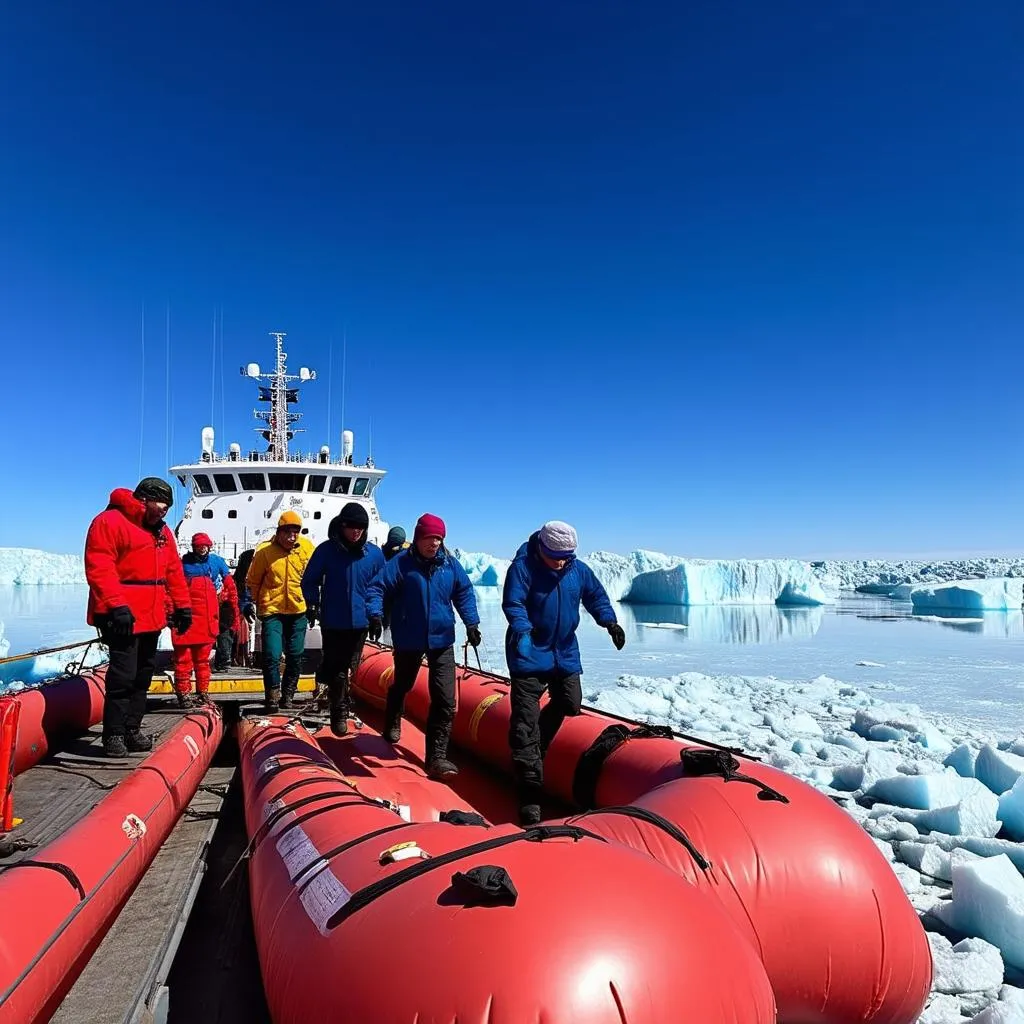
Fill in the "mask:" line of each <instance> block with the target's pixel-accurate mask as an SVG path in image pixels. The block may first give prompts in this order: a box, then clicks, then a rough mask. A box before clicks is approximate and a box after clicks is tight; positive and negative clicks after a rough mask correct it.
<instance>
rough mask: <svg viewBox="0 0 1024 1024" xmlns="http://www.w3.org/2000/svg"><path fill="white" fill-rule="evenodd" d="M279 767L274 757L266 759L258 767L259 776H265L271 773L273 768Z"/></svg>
mask: <svg viewBox="0 0 1024 1024" xmlns="http://www.w3.org/2000/svg"><path fill="white" fill-rule="evenodd" d="M279 766H280V762H279V761H278V759H277V758H276V757H268V758H267V759H266V761H264V762H263V764H261V765H260V775H261V776H263V775H266V774H267V772H272V771H273V770H274V769H275V768H278V767H279Z"/></svg>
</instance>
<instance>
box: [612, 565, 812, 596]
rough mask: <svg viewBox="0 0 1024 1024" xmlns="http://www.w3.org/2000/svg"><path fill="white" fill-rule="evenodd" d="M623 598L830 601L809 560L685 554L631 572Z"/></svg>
mask: <svg viewBox="0 0 1024 1024" xmlns="http://www.w3.org/2000/svg"><path fill="white" fill-rule="evenodd" d="M622 600H625V601H628V602H630V603H634V602H635V603H637V604H670V605H707V604H778V605H789V606H794V605H795V606H817V605H823V604H831V603H832V599H831V598H830V597H829V596H828V595H827V594H826V593H825V591H824V589H823V588H822V586H821V583H820V582H819V581H818V579H817V578H816V577H815V575H814V573H813V572H812V570H811V566H810V563H809V562H800V561H797V560H796V559H767V558H766V559H737V560H735V561H721V560H711V559H696V558H687V559H683V560H681V561H680V562H678V563H677V564H676V565H674V566H671V567H666V568H657V569H652V570H649V571H647V572H641V573H639V574H637V575H636V576H634V578H633V581H632V584H631V585H630V587H629V589H628V590H626V591H625V593H624V595H623V598H622Z"/></svg>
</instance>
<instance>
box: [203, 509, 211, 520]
mask: <svg viewBox="0 0 1024 1024" xmlns="http://www.w3.org/2000/svg"><path fill="white" fill-rule="evenodd" d="M203 518H204V519H212V518H213V509H212V508H204V509H203Z"/></svg>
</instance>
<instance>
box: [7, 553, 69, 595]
mask: <svg viewBox="0 0 1024 1024" xmlns="http://www.w3.org/2000/svg"><path fill="white" fill-rule="evenodd" d="M84 582H85V563H84V562H83V560H82V556H81V555H55V554H53V553H52V552H50V551H39V550H37V549H35V548H0V585H4V586H12V585H13V586H16V587H24V586H36V585H38V584H42V583H61V584H63V583H84Z"/></svg>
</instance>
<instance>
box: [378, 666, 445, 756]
mask: <svg viewBox="0 0 1024 1024" xmlns="http://www.w3.org/2000/svg"><path fill="white" fill-rule="evenodd" d="M424 654H426V656H427V688H428V690H429V693H430V710H429V711H428V712H427V764H430V762H431V761H436V760H439V759H441V758H445V757H447V756H448V741H449V739H450V738H451V735H452V722H454V721H455V648H454V647H443V648H439V649H437V650H432V651H400V650H396V651H395V678H394V679H393V680H392V683H391V686H390V688H389V689H388V697H387V714H386V725H385V728H390V727H391V726H392V725H394V724H395V723H397V722H398V720H399V719H400V718H401V717H402V710H403V709H404V707H405V698H406V695H407V694H408V693H409V691H410V690H411V689H412V688H413V686H414V685H415V683H416V675H417V673H418V672H419V670H420V661H421V659H422V658H423V655H424Z"/></svg>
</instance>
